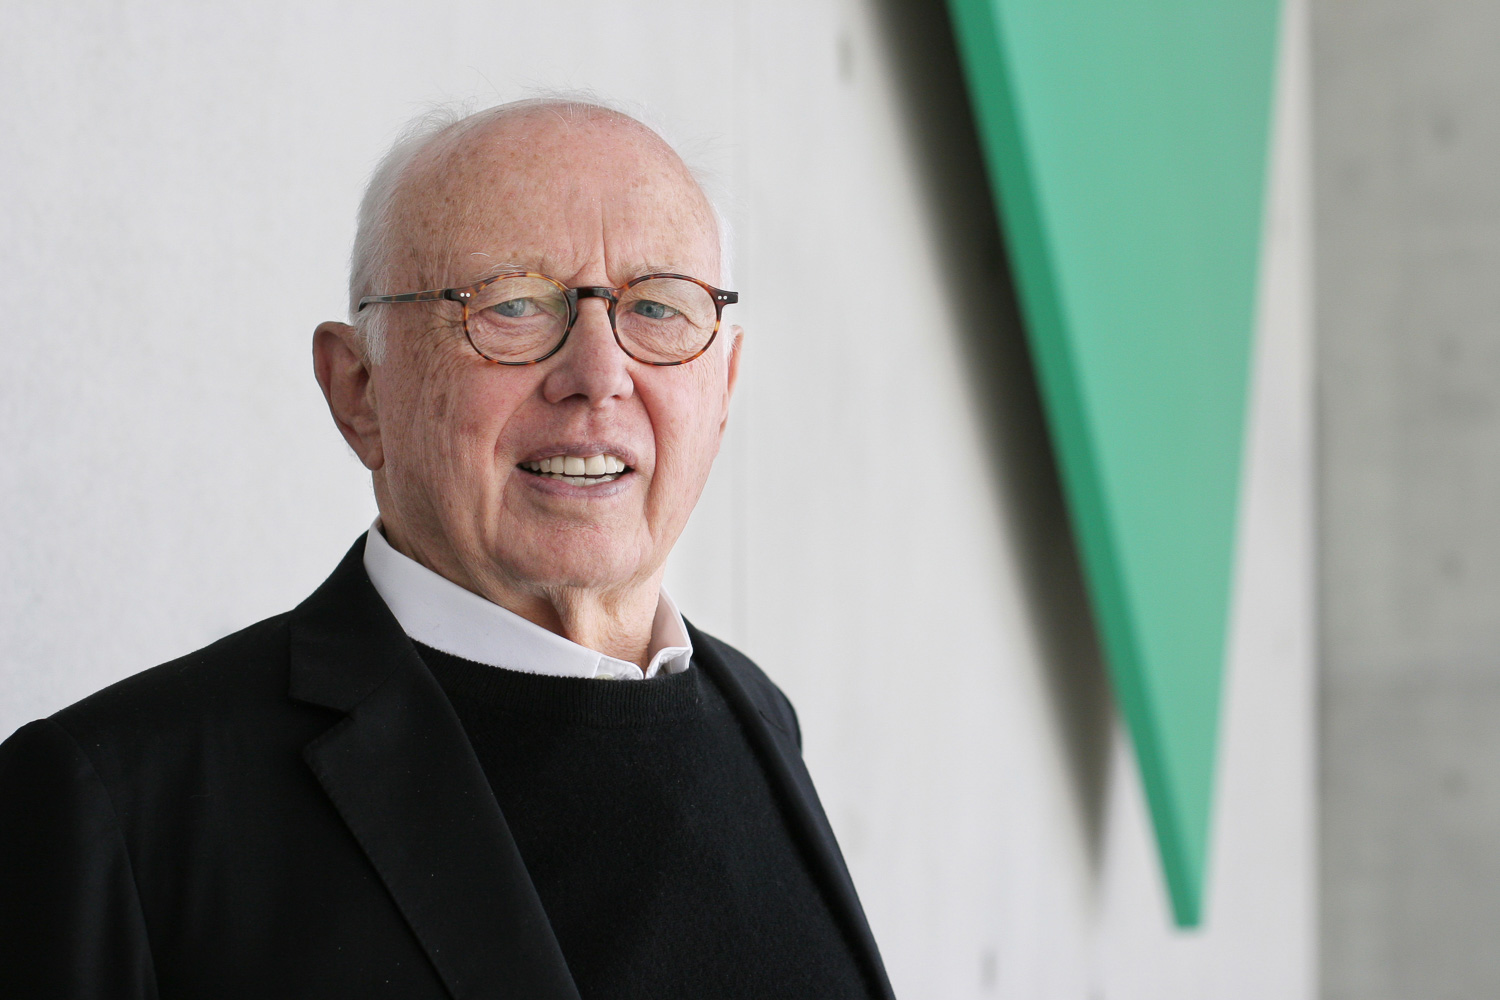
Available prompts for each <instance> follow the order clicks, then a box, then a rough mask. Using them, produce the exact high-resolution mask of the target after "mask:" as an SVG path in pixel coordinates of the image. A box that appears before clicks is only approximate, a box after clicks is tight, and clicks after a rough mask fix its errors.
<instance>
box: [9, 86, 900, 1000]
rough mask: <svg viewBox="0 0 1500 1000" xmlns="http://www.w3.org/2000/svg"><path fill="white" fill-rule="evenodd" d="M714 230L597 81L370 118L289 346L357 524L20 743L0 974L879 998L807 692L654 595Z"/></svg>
mask: <svg viewBox="0 0 1500 1000" xmlns="http://www.w3.org/2000/svg"><path fill="white" fill-rule="evenodd" d="M720 233H721V226H720V225H719V223H718V221H717V219H716V216H715V213H714V211H713V209H712V207H711V206H710V204H709V202H708V200H707V199H706V198H705V196H704V194H703V192H702V190H701V189H700V188H699V186H698V184H697V183H696V182H695V181H694V179H693V177H692V175H691V174H690V173H689V171H688V170H687V168H686V167H685V166H684V165H683V163H682V161H681V160H680V159H679V158H678V156H677V155H676V154H675V153H674V152H673V151H672V150H671V149H670V148H669V147H668V146H667V145H666V144H665V143H664V142H663V141H662V140H661V139H660V138H659V137H658V136H657V135H656V134H655V133H653V132H652V131H650V130H649V129H647V128H646V127H644V126H643V125H641V124H640V123H638V122H636V121H634V120H633V119H630V118H628V117H626V116H624V115H621V114H619V113H617V112H614V111H611V110H608V109H605V108H602V107H597V106H593V105H589V104H582V103H570V102H558V101H550V102H530V103H522V104H516V105H508V106H504V107H500V108H496V109H492V110H490V111H488V112H483V113H480V114H477V115H473V116H471V117H469V118H466V119H463V120H460V121H457V122H449V123H446V124H444V125H442V126H441V127H435V126H434V127H427V128H423V129H419V130H418V131H417V132H415V133H414V134H411V135H409V136H408V137H407V138H406V139H404V140H403V141H401V142H399V143H398V144H397V145H396V147H395V149H393V150H392V152H391V153H390V154H389V156H388V157H387V158H386V160H385V161H384V162H383V164H382V165H381V167H380V168H379V169H378V170H377V171H376V173H375V176H374V179H373V180H372V182H371V185H370V189H369V191H368V193H367V195H366V197H365V200H364V203H363V205H362V207H361V211H360V223H359V232H358V235H357V237H356V241H355V252H354V258H353V269H352V277H351V288H352V302H351V307H352V323H348V324H346V323H324V324H323V325H321V326H319V327H318V329H317V332H316V334H315V335H314V339H313V357H314V366H315V370H316V373H317V378H318V383H319V385H320V386H321V387H322V389H323V393H324V395H325V397H326V398H327V401H328V407H329V410H330V411H331V412H332V415H333V419H334V422H335V423H336V424H337V425H338V428H339V431H340V432H341V433H342V434H343V435H344V439H345V440H346V441H348V443H349V445H350V447H351V448H353V449H354V451H355V453H356V454H357V455H358V456H359V458H360V460H361V461H362V462H363V463H364V464H365V466H366V467H367V468H369V469H370V471H371V473H372V475H373V479H374V487H375V496H376V500H377V502H378V505H379V509H380V517H379V519H378V521H377V522H376V524H375V525H374V526H373V527H372V528H371V530H370V531H369V533H368V534H367V535H366V536H365V537H363V538H361V539H360V540H359V541H358V542H357V543H356V544H355V546H354V547H353V549H351V550H350V552H349V554H348V556H347V557H345V559H344V561H343V562H342V563H341V564H340V565H339V567H338V568H337V569H336V570H335V571H334V573H333V575H332V576H331V577H329V579H328V581H327V582H326V583H324V584H323V586H322V587H321V588H319V590H318V591H317V592H316V593H314V594H313V595H312V596H311V597H309V598H308V599H307V600H306V601H305V602H304V603H303V604H301V605H300V606H299V607H297V608H296V609H294V610H293V611H290V612H288V613H287V614H284V615H281V616H279V617H276V618H272V619H270V620H268V621H264V622H261V623H260V624H257V625H254V626H251V627H250V628H248V629H246V630H244V631H243V632H239V633H237V634H235V635H232V636H229V637H228V638H226V639H223V640H221V641H220V642H217V643H215V644H214V645H212V646H209V647H208V648H206V649H203V650H200V651H198V652H196V653H193V654H191V655H189V656H186V657H184V658H182V659H181V660H178V661H175V662H173V663H169V664H166V665H164V666H161V667H157V668H156V669H154V670H149V671H146V672H145V673H142V674H139V675H137V676H135V677H132V678H130V679H128V680H126V681H123V682H122V683H120V684H117V685H115V686H113V687H111V688H108V689H106V690H105V691H102V692H100V693H99V694H96V695H94V696H93V697H91V698H88V699H85V700H84V701H82V702H80V703H79V704H77V705H74V706H72V707H71V708H68V709H65V710H63V711H61V712H59V713H58V714H57V715H55V716H53V717H52V718H50V719H47V720H43V721H41V722H36V723H33V724H31V725H29V726H26V727H24V728H22V729H21V730H19V731H18V732H17V733H16V735H15V736H13V737H12V738H11V739H10V740H9V741H7V742H6V744H5V745H4V747H3V750H0V995H3V996H6V997H12V996H14V997H43V996H47V997H53V996H56V997H131V998H136V997H157V996H161V997H213V998H216V1000H225V998H234V997H247V998H248V997H255V998H262V1000H263V998H270V997H275V998H285V997H332V996H348V997H374V996H392V997H402V998H416V997H443V996H452V997H460V998H468V997H475V998H478V997H515V998H525V1000H541V998H564V997H568V998H577V997H654V998H663V997H693V998H722V997H758V998H768V997H816V998H834V997H871V996H886V997H888V996H890V986H889V984H888V983H887V981H886V978H885V974H884V972H883V970H882V968H881V963H880V958H879V955H878V953H877V951H876V948H875V944H874V941H873V940H872V938H871V935H870V931H869V928H868V927H867V925H866V923H865V919H864V916H863V914H862V912H861V909H860V905H859V901H858V899H857V897H856V895H855V892H854V888H853V886H852V884H851V883H850V880H849V875H848V872H847V870H846V869H845V867H844V863H843V861H842V859H841V857H840V855H839V851H838V847H837V845H836V844H835V843H834V839H833V835H832V833H831V831H830V830H829V827H828V823H827V820H826V818H825V817H824V815H823V812H822V809H821V808H820V806H819V804H818V800H817V796H816V794H815V793H814V791H813V787H812V784H811V781H810V780H809V778H808V775H807V771H806V770H805V769H804V768H803V765H802V762H801V759H800V754H799V750H798V744H799V732H798V728H797V720H796V716H795V715H794V713H793V711H792V708H791V705H790V704H789V703H788V702H787V700H786V698H785V697H784V696H783V695H782V694H781V692H780V691H778V690H777V689H776V687H775V686H774V685H773V684H772V683H771V682H770V681H769V680H767V679H766V677H765V676H764V675H763V674H762V673H761V672H760V670H759V669H757V668H756V666H755V665H754V664H752V663H751V662H750V661H749V660H747V659H746V658H745V657H744V656H743V655H741V654H740V653H738V652H736V651H735V650H733V649H731V648H730V647H728V646H726V645H724V644H723V643H721V642H719V641H717V640H715V639H713V638H712V637H710V636H707V635H705V634H703V633H702V632H699V631H697V630H696V629H694V628H693V627H692V626H690V625H688V624H687V623H686V622H685V621H684V620H683V619H682V617H681V616H680V615H679V614H678V612H677V610H676V608H675V607H674V606H673V604H672V602H671V601H670V600H669V599H668V597H667V595H666V594H665V593H664V592H663V591H662V588H661V578H662V571H663V565H664V563H665V560H666V558H667V554H668V552H669V551H670V550H671V547H672V544H673V543H674V542H675V541H676V539H677V537H678V535H679V533H680V532H681V531H682V528H683V525H684V524H685V522H686V521H687V518H688V514H689V512H690V511H691V510H692V508H693V505H694V503H695V502H696V500H697V498H698V495H699V493H700V491H701V490H702V488H703V484H704V481H705V479H706V478H707V476H708V472H709V467H710V465H711V464H712V461H713V458H714V456H715V454H716V452H717V450H718V447H719V441H720V438H721V436H722V434H723V430H724V424H725V420H726V417H727V413H728V406H729V399H730V395H731V393H732V391H733V389H734V385H735V375H736V372H737V369H738V363H739V342H740V331H739V329H738V328H736V327H728V326H725V325H724V323H723V314H724V309H725V307H726V306H728V305H730V304H732V303H733V302H735V300H736V298H737V296H736V295H735V293H733V292H729V291H725V290H723V289H721V288H720V287H718V286H719V285H721V284H724V283H726V282H724V280H723V277H722V275H723V271H722V265H723V258H722V251H721V246H720ZM603 681H610V682H612V683H601V682H603Z"/></svg>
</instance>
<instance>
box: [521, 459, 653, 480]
mask: <svg viewBox="0 0 1500 1000" xmlns="http://www.w3.org/2000/svg"><path fill="white" fill-rule="evenodd" d="M516 468H518V469H520V470H521V471H522V472H527V473H530V474H531V475H533V476H536V477H537V478H539V479H550V480H552V481H553V482H558V483H567V484H568V485H569V486H595V485H598V484H600V483H612V482H614V481H615V480H616V479H619V478H620V477H621V476H624V475H627V474H629V473H630V472H632V471H634V470H633V469H632V468H631V466H630V465H628V464H626V462H625V460H624V459H622V458H619V457H618V456H615V455H610V454H607V453H605V454H596V455H552V456H549V457H547V458H541V459H536V460H533V461H527V462H518V463H516Z"/></svg>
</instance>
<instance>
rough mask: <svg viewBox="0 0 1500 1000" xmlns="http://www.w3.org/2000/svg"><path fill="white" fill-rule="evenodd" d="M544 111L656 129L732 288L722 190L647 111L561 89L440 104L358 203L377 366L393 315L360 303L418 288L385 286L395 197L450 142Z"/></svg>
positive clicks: (364, 337)
mask: <svg viewBox="0 0 1500 1000" xmlns="http://www.w3.org/2000/svg"><path fill="white" fill-rule="evenodd" d="M538 109H549V110H553V111H556V112H557V113H558V114H560V115H563V116H567V117H570V118H571V117H572V116H574V115H583V114H597V113H599V112H606V113H608V114H609V115H611V116H615V117H618V118H623V119H625V120H627V121H630V122H634V123H635V124H636V125H638V126H640V127H641V128H643V129H645V130H646V131H648V132H650V133H651V134H652V135H654V136H656V138H657V139H659V140H661V142H662V143H663V144H665V145H666V147H667V148H668V149H670V150H672V151H673V152H674V153H676V154H677V156H678V157H679V158H680V159H682V161H683V162H684V164H686V165H687V168H688V171H689V173H690V174H691V175H692V177H693V179H694V180H695V181H696V182H697V184H698V187H699V190H701V191H702V192H703V196H704V198H705V199H706V200H707V201H708V205H709V208H710V209H711V210H712V212H713V216H714V224H715V226H716V228H717V229H718V236H719V277H718V284H719V286H720V287H724V288H727V287H730V286H731V282H732V279H731V278H730V264H731V261H732V258H733V252H732V251H733V242H734V241H733V234H732V230H731V229H730V225H729V218H728V216H727V215H726V214H725V212H724V211H723V209H722V207H721V205H720V199H719V198H717V197H715V196H714V189H715V187H716V185H715V184H714V182H713V177H712V175H711V174H710V173H708V172H707V171H705V170H702V169H700V168H698V167H697V166H695V165H694V164H692V163H689V162H688V160H687V158H686V157H684V156H683V155H682V152H681V151H680V150H679V149H678V147H677V146H676V144H674V143H672V142H671V141H670V140H669V139H667V137H666V136H665V135H664V134H663V130H662V129H661V128H660V127H658V126H657V125H656V124H655V123H653V122H650V121H648V120H645V119H647V115H646V114H645V112H644V111H643V110H642V109H639V108H637V109H632V110H630V111H627V110H625V109H624V108H623V107H622V106H620V105H618V104H616V103H614V102H609V101H604V100H601V99H600V98H598V97H597V96H595V95H593V94H591V93H586V92H567V93H563V92H554V93H548V94H545V95H543V96H540V97H532V98H527V99H526V100H520V101H512V102H510V103H508V104H500V105H496V106H494V107H491V108H486V109H484V110H482V111H477V112H476V111H471V110H470V109H469V108H468V107H466V106H464V105H459V104H446V105H436V106H433V107H431V108H429V109H428V110H426V111H424V112H422V113H421V114H419V115H417V116H416V117H415V118H413V119H412V120H411V121H409V122H408V123H407V124H406V126H405V127H404V128H403V129H402V130H401V131H400V132H399V133H398V134H397V136H396V141H395V142H393V143H392V144H391V147H390V149H389V150H387V151H386V154H385V155H384V156H382V157H381V158H380V161H379V162H378V163H376V165H375V169H374V170H373V171H372V172H371V173H370V180H369V183H368V184H366V185H365V193H364V196H363V197H362V198H361V199H360V202H359V216H358V222H357V225H356V228H355V232H354V248H353V250H352V252H351V253H350V255H349V322H350V323H351V324H352V325H353V326H354V328H355V330H356V331H357V333H358V335H359V342H360V344H361V346H362V347H363V348H364V351H365V354H366V356H367V357H368V358H369V360H370V361H372V362H374V363H376V364H379V363H380V362H381V361H382V360H384V357H385V317H386V315H388V312H389V311H388V310H385V309H365V310H361V309H360V308H359V300H360V299H361V298H362V297H364V296H366V295H383V294H388V293H391V292H395V291H415V289H404V288H403V289H388V288H384V287H383V284H384V282H385V280H386V278H387V274H388V272H389V270H390V264H391V261H392V257H393V246H392V243H393V239H392V237H393V233H392V228H393V226H394V223H395V203H396V195H397V193H398V192H399V191H400V189H401V184H402V182H403V180H404V179H405V177H406V173H407V170H408V168H410V166H411V165H412V163H413V161H415V160H416V159H417V157H418V156H420V155H421V154H422V153H423V152H424V151H426V150H427V149H428V148H430V147H431V146H432V145H434V144H435V143H436V142H438V141H439V140H440V139H443V138H445V137H456V136H458V135H462V134H464V133H466V132H468V131H470V130H472V129H474V128H476V127H479V126H482V125H487V124H489V123H491V122H494V121H496V120H498V119H501V118H506V117H509V116H511V115H514V114H520V113H524V112H528V111H536V110H538ZM719 332H720V334H721V336H720V337H719V340H720V341H721V342H722V343H723V345H724V351H725V353H726V354H727V353H728V352H729V348H730V346H731V343H732V341H733V339H734V338H733V337H731V336H728V331H727V330H723V329H721V330H720V331H719Z"/></svg>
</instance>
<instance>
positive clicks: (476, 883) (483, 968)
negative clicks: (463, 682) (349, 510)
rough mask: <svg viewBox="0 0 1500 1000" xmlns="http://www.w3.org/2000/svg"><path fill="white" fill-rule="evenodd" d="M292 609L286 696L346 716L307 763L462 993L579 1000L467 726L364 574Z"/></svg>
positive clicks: (464, 998)
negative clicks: (289, 689) (290, 682)
mask: <svg viewBox="0 0 1500 1000" xmlns="http://www.w3.org/2000/svg"><path fill="white" fill-rule="evenodd" d="M363 552H364V538H363V536H361V538H360V540H359V541H358V542H356V543H355V545H354V548H353V549H351V550H350V552H349V554H348V555H347V556H345V558H344V561H343V562H342V563H341V564H340V565H339V568H338V569H337V570H335V571H334V573H333V575H332V576H331V577H329V579H328V581H327V582H326V583H324V584H323V586H322V587H320V588H319V589H318V590H317V592H315V593H314V594H313V595H312V596H311V597H309V598H308V599H307V601H306V602H304V603H303V604H302V605H301V606H300V607H298V608H297V610H296V611H295V612H293V614H294V621H293V623H292V649H291V654H292V664H291V676H292V686H291V694H292V696H293V697H294V698H297V699H298V700H301V701H306V702H310V703H313V704H317V705H322V706H324V707H326V708H332V709H335V710H337V711H340V712H343V713H345V717H344V718H343V719H342V720H340V721H339V722H338V723H337V724H335V725H334V726H333V727H332V728H331V729H329V730H328V731H327V732H326V733H324V734H323V735H322V736H320V737H319V738H318V739H316V740H314V741H313V742H312V743H310V744H309V745H308V746H307V749H306V751H305V752H304V757H305V758H306V760H307V763H308V764H309V766H311V768H312V770H313V773H314V774H316V776H317V778H318V780H319V782H321V783H322V785H323V789H324V791H325V792H326V793H327V794H328V797H329V798H330V799H332V800H333V803H334V805H335V807H336V808H337V809H338V811H339V815H340V816H342V817H343V819H344V822H345V823H347V824H348V826H349V829H350V830H351V831H352V832H353V834H354V837H355V839H356V840H357V841H358V842H359V845H360V847H361V848H363V850H364V852H365V854H366V855H367V856H368V857H369V859H370V862H371V863H372V864H373V865H374V866H375V869H376V870H377V871H378V872H379V873H380V877H381V879H382V880H383V881H384V883H385V885H386V888H387V889H388V890H389V891H390V894H391V896H392V897H393V898H394V899H395V901H396V905H397V906H398V907H400V909H401V913H402V915H403V916H404V917H405V918H406V921H407V923H408V924H409V925H410V927H411V929H412V931H413V933H415V934H416V936H417V939H418V940H419V941H420V942H421V943H422V946H423V948H424V949H425V950H426V952H427V954H428V956H429V957H430V958H431V960H432V964H433V966H434V967H435V968H436V969H437V971H438V974H439V975H440V976H441V977H442V979H443V982H444V983H445V985H446V986H447V987H448V990H449V992H450V993H452V994H453V996H454V997H455V998H457V1000H471V998H473V1000H481V998H483V1000H489V998H495V1000H499V998H517V1000H520V998H525V1000H539V998H546V1000H578V990H577V987H576V986H575V985H574V983H573V979H572V976H571V974H570V973H569V972H568V967H567V963H566V961H565V960H564V958H563V955H562V951H561V949H560V948H559V947H558V944H557V939H556V937H555V936H554V934H553V933H552V927H551V924H550V923H549V922H548V920H547V915H546V912H545V911H544V910H543V909H542V904H541V900H540V899H539V898H538V897H537V894H536V888H535V887H534V886H533V885H532V883H531V876H530V875H529V874H528V873H527V871H526V867H525V864H524V863H523V862H522V860H521V856H520V853H519V852H518V851H517V849H516V844H515V840H514V838H512V836H511V833H510V829H509V827H508V826H507V825H506V822H505V817H504V816H503V815H502V814H501V812H500V807H499V806H498V805H497V804H496V803H495V798H494V795H493V794H492V793H491V791H490V787H489V782H488V781H487V780H486V778H485V776H484V771H483V769H482V768H481V767H480V765H479V761H478V760H477V758H476V757H475V756H474V752H473V750H472V748H471V747H470V746H469V741H468V738H467V737H466V736H465V735H464V732H463V727H462V725H461V724H460V723H459V721H458V717H457V715H456V714H455V713H454V711H453V708H452V706H451V705H450V704H449V702H448V699H447V697H446V696H445V695H444V694H443V691H442V689H441V688H440V687H439V686H438V683H437V681H436V680H435V679H434V678H433V677H432V674H431V673H430V672H429V671H428V670H427V668H426V666H425V664H423V663H422V661H421V658H420V657H419V656H418V655H417V652H416V649H415V648H414V647H413V646H412V644H411V642H410V640H408V639H407V638H406V636H405V634H404V633H403V632H402V631H401V628H400V626H399V625H398V624H397V623H396V621H395V619H394V617H392V615H391V613H390V611H389V609H387V608H386V606H385V603H384V602H383V601H382V600H381V599H380V595H379V594H378V593H376V591H375V588H374V587H373V585H371V583H370V581H369V578H368V576H366V574H365V571H364V564H363Z"/></svg>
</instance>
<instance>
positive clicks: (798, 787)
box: [688, 624, 894, 1000]
mask: <svg viewBox="0 0 1500 1000" xmlns="http://www.w3.org/2000/svg"><path fill="white" fill-rule="evenodd" d="M688 635H689V636H690V637H691V638H692V640H693V662H694V663H696V664H699V665H700V666H702V667H703V668H704V669H705V670H707V671H708V672H709V674H710V675H711V676H712V677H713V679H714V682H715V683H716V684H718V686H719V689H720V690H721V691H723V692H724V697H725V698H726V699H727V700H728V701H729V703H730V705H731V706H733V708H734V710H735V712H736V714H737V715H738V716H739V718H740V721H741V722H742V723H743V724H744V727H745V732H746V733H747V735H748V736H749V738H750V742H751V744H752V746H753V747H754V748H755V751H756V753H758V754H759V755H760V758H761V762H762V763H763V764H764V765H765V768H766V773H767V775H768V776H769V777H770V779H771V783H772V785H773V787H775V788H776V789H777V790H778V791H779V792H780V793H781V795H782V797H783V801H784V802H785V803H786V807H787V818H788V821H789V823H790V824H791V827H792V832H793V835H794V836H796V837H798V839H800V840H801V841H802V842H803V843H804V844H806V845H807V847H808V850H809V852H810V858H811V862H812V866H813V875H814V878H816V879H817V880H818V882H819V884H820V885H821V886H822V888H823V891H824V893H825V894H826V895H827V897H828V900H829V905H830V906H831V907H832V909H833V912H834V916H835V918H836V919H838V920H839V921H840V922H841V923H842V924H843V925H844V930H845V933H846V934H847V935H848V937H849V941H850V942H851V944H853V945H854V947H855V950H856V953H857V955H858V957H859V959H860V960H861V962H862V963H863V964H864V966H865V972H866V975H868V976H869V978H870V984H871V986H872V987H873V988H874V989H875V990H876V991H877V992H878V993H879V995H880V996H883V997H886V998H890V1000H894V993H893V992H892V990H891V984H890V980H889V978H887V976H886V973H885V963H884V962H882V961H881V959H880V950H879V948H877V947H876V945H875V936H874V935H873V934H871V933H870V924H869V922H868V921H867V920H866V919H865V911H864V907H862V906H861V905H860V903H859V895H858V894H857V893H856V892H855V891H854V881H853V880H852V879H851V878H850V877H849V868H848V866H847V865H845V864H844V856H843V854H842V853H841V852H840V851H839V846H838V841H837V840H835V839H834V836H833V828H832V827H830V826H829V825H828V817H827V815H826V814H824V812H823V806H822V803H820V802H819V801H818V793H817V792H816V791H815V790H814V789H813V784H812V776H811V775H809V774H808V773H807V767H806V766H805V765H804V764H803V763H802V752H801V749H800V748H799V747H798V746H797V740H796V737H795V736H794V735H793V734H792V733H791V731H790V730H789V729H788V728H786V725H785V723H783V721H782V718H783V716H784V714H785V713H784V712H783V711H782V710H781V708H780V706H779V705H776V704H773V703H772V702H771V700H770V697H769V693H768V692H766V691H763V690H761V688H760V686H759V685H758V684H756V682H755V680H754V677H755V674H758V673H759V670H758V668H756V667H755V665H754V664H752V663H750V661H749V660H747V659H745V657H744V656H743V655H741V654H740V653H739V652H738V651H736V650H734V649H732V648H731V647H728V646H725V645H723V644H722V643H720V642H718V641H717V640H715V639H713V638H711V637H709V636H707V635H704V633H702V632H700V631H698V630H697V629H696V628H694V627H693V626H692V625H691V624H689V625H688ZM736 659H737V660H740V661H743V665H741V664H740V663H736V662H733V661H735V660H736ZM764 683H767V684H768V683H769V682H764ZM787 721H788V722H789V721H790V720H787Z"/></svg>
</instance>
